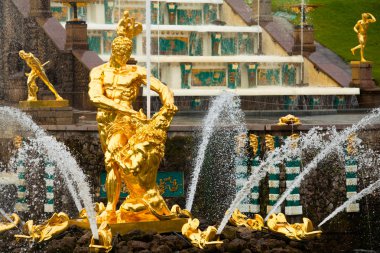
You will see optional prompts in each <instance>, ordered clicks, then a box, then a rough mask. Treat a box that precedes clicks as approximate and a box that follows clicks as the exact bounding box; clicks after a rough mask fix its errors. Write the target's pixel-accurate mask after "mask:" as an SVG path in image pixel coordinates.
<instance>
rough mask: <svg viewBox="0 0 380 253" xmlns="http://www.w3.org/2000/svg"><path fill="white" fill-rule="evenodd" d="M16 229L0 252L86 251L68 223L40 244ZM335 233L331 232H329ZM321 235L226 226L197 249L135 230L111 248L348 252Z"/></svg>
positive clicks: (158, 252)
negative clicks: (297, 237)
mask: <svg viewBox="0 0 380 253" xmlns="http://www.w3.org/2000/svg"><path fill="white" fill-rule="evenodd" d="M18 233H19V231H17V230H11V231H7V232H5V233H3V234H1V235H0V252H14V253H16V252H38V253H40V252H41V253H53V252H54V253H63V252H74V253H85V252H86V253H87V252H89V247H88V246H89V244H90V239H91V233H90V232H89V231H86V230H81V229H79V228H76V227H70V229H69V230H68V231H66V232H65V233H63V234H61V235H59V236H57V237H55V238H54V239H52V240H50V241H48V242H43V243H40V244H37V243H35V244H32V243H30V242H28V241H26V240H21V241H16V240H15V239H14V237H13V236H14V235H15V234H18ZM333 237H335V236H333ZM333 237H331V236H326V235H323V236H322V238H321V239H319V240H314V241H307V242H296V241H291V240H289V239H287V238H285V237H282V236H278V235H274V234H270V233H267V232H252V231H250V230H248V229H247V228H243V227H240V228H236V227H231V226H226V228H225V230H224V232H223V234H222V235H221V237H220V239H221V240H223V242H224V243H223V244H222V245H221V246H220V247H211V248H208V249H204V250H201V249H198V248H195V247H193V246H192V245H191V244H190V243H189V242H188V241H187V240H186V239H185V238H183V237H182V235H181V234H178V233H168V234H156V233H149V232H148V233H144V232H141V231H139V230H135V231H131V232H130V233H128V234H126V235H123V236H121V235H116V236H115V237H114V239H113V250H112V251H111V252H115V253H116V252H128V253H129V252H131V253H132V252H144V253H149V252H152V253H171V252H180V253H191V252H229V253H240V252H242V253H254V252H265V253H288V252H289V253H290V252H352V251H353V249H352V248H350V243H349V242H347V241H345V239H344V235H343V236H342V235H340V236H339V237H335V238H333ZM338 238H339V239H338Z"/></svg>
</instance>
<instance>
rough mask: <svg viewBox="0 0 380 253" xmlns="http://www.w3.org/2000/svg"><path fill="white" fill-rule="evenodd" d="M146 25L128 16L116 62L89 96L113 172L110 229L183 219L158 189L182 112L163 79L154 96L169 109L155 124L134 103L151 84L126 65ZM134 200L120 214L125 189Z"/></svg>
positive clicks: (94, 80) (104, 69) (101, 70)
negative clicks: (171, 130) (173, 127)
mask: <svg viewBox="0 0 380 253" xmlns="http://www.w3.org/2000/svg"><path fill="white" fill-rule="evenodd" d="M141 31H142V25H141V24H140V23H137V22H135V21H134V18H130V17H129V14H128V12H124V17H123V19H122V20H121V21H120V22H119V24H118V28H117V34H118V37H116V38H115V39H114V40H113V42H112V54H111V58H110V61H109V62H107V63H105V64H103V65H101V66H98V67H96V68H94V69H93V70H92V71H91V73H90V78H91V80H90V83H89V96H90V99H91V100H92V102H94V104H95V105H96V106H97V107H98V114H97V121H98V128H99V135H100V142H101V145H102V149H103V152H104V154H105V167H106V171H107V178H106V192H107V205H106V208H105V210H104V211H103V212H102V213H101V214H100V215H99V216H98V223H101V222H103V221H107V222H108V223H109V224H115V223H125V222H137V221H158V220H163V219H171V218H174V217H177V214H175V213H172V212H171V211H170V210H169V208H168V207H167V205H166V203H165V201H164V199H163V198H162V196H161V194H160V192H159V189H158V187H157V185H156V177H157V170H158V167H159V164H160V161H161V159H162V158H163V156H164V149H165V142H166V135H167V134H166V132H167V130H168V128H169V125H170V123H171V121H172V119H173V116H174V114H175V112H176V111H177V107H176V106H175V105H174V96H173V93H172V92H171V91H170V90H169V88H168V87H167V86H166V85H164V84H162V83H161V82H160V81H159V80H158V79H156V78H154V77H152V78H151V79H150V82H151V85H150V88H151V90H153V91H155V92H157V93H158V94H159V97H160V99H161V102H162V103H163V106H162V108H161V109H160V111H159V112H157V113H156V114H155V115H154V116H153V117H152V119H147V117H146V116H145V114H144V113H143V111H142V109H141V110H140V111H138V112H137V111H135V110H134V109H133V108H132V103H133V102H134V101H135V99H136V98H137V96H138V92H139V89H140V86H141V85H145V84H146V83H147V78H146V69H145V68H143V67H140V66H136V65H126V63H127V61H128V59H129V58H130V56H131V52H132V47H133V42H132V39H133V37H134V36H136V35H138V34H139V33H141ZM122 182H124V184H125V185H126V187H127V189H128V193H129V196H128V197H127V198H126V199H125V200H124V202H123V203H122V204H121V206H120V209H119V210H116V205H117V203H118V201H119V196H120V189H121V184H122Z"/></svg>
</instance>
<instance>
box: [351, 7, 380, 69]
mask: <svg viewBox="0 0 380 253" xmlns="http://www.w3.org/2000/svg"><path fill="white" fill-rule="evenodd" d="M374 22H376V18H375V17H374V16H373V15H372V14H371V13H362V19H361V20H359V21H358V22H357V23H356V25H355V26H354V31H355V32H356V33H357V34H358V40H359V45H357V46H356V47H353V48H351V52H352V54H353V55H355V51H356V50H357V49H359V48H360V61H362V62H366V61H367V60H366V59H365V58H364V48H365V46H366V44H367V30H368V24H369V23H374Z"/></svg>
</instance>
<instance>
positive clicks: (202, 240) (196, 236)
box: [182, 218, 223, 249]
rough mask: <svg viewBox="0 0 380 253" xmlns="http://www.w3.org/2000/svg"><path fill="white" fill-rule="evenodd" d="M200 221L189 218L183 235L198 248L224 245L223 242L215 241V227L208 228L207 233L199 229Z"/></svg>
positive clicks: (183, 227) (183, 228)
mask: <svg viewBox="0 0 380 253" xmlns="http://www.w3.org/2000/svg"><path fill="white" fill-rule="evenodd" d="M198 227H199V220H198V219H191V218H189V220H188V222H187V223H186V224H184V225H183V226H182V235H184V236H185V237H186V238H188V239H189V240H190V241H191V244H193V245H194V246H195V247H197V248H201V249H203V248H205V247H207V246H208V245H218V244H222V243H223V242H222V241H219V240H216V241H213V240H214V239H215V237H216V232H217V230H216V228H215V227H213V226H209V227H207V229H206V230H205V231H201V230H200V229H198Z"/></svg>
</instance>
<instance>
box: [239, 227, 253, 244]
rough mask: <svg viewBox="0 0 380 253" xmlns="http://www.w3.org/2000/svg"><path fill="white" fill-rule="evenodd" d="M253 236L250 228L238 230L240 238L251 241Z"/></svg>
mask: <svg viewBox="0 0 380 253" xmlns="http://www.w3.org/2000/svg"><path fill="white" fill-rule="evenodd" d="M251 237H252V231H251V230H249V229H248V228H244V230H240V231H238V238H241V239H243V240H246V241H249V239H250V238H251Z"/></svg>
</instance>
